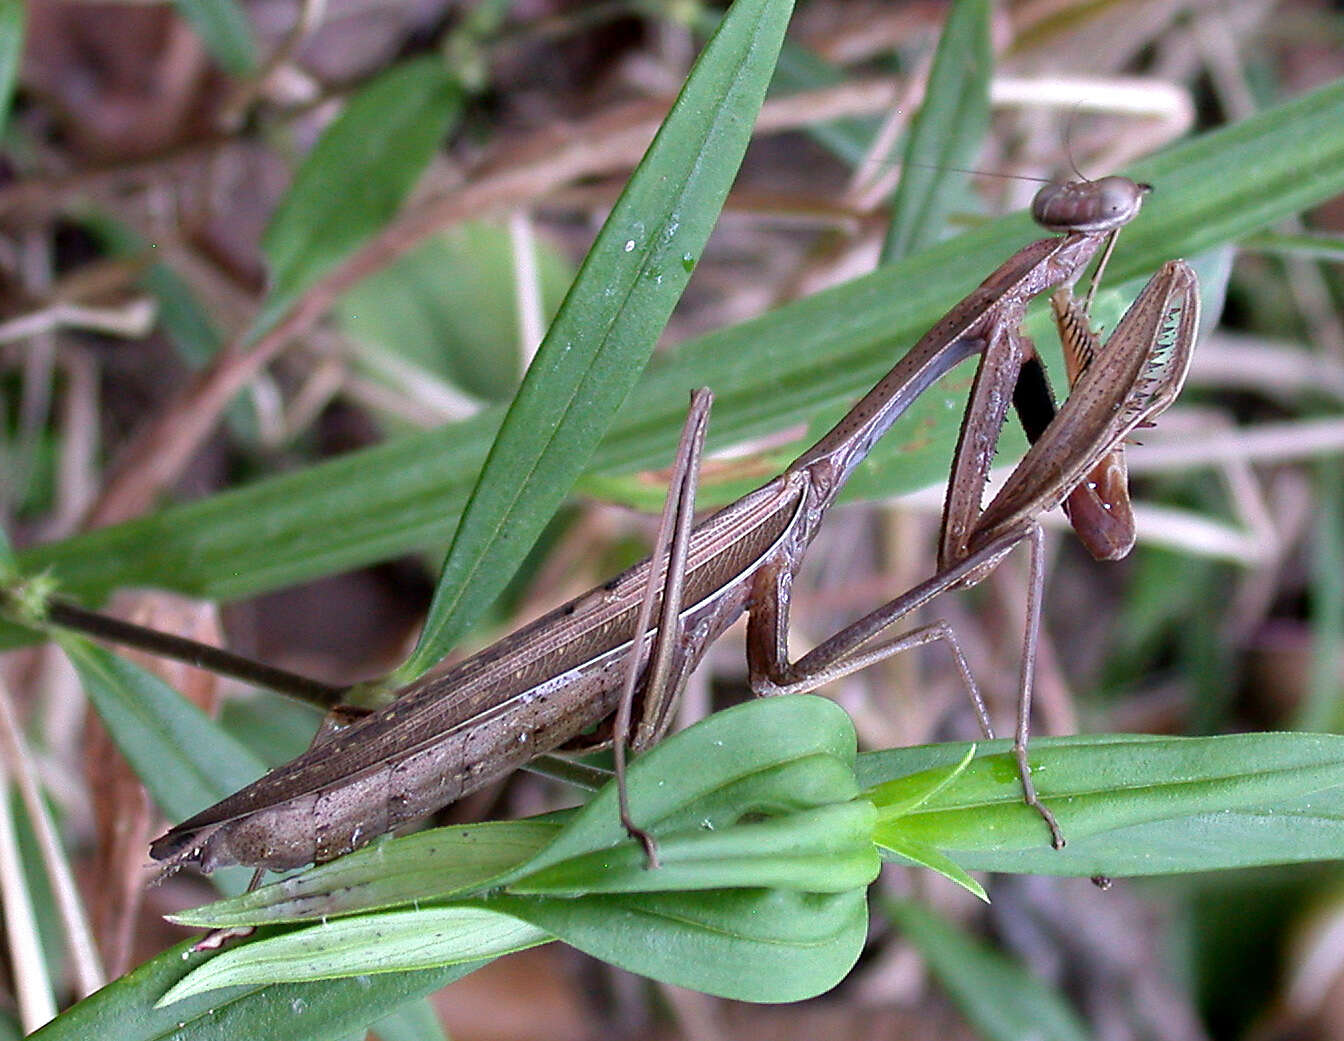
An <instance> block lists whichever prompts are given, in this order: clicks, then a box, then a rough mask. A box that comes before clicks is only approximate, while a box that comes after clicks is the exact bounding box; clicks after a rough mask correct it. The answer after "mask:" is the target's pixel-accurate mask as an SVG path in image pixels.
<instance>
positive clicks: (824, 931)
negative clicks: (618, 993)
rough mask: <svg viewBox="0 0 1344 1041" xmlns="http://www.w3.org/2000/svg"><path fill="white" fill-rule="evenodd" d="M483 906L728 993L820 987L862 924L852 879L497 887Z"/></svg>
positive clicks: (786, 995) (830, 981)
mask: <svg viewBox="0 0 1344 1041" xmlns="http://www.w3.org/2000/svg"><path fill="white" fill-rule="evenodd" d="M487 906H489V907H492V908H495V909H497V910H500V911H505V912H507V913H509V914H513V915H516V916H517V917H519V918H522V919H525V920H526V921H529V922H531V923H532V924H533V925H536V926H537V927H539V928H541V929H545V930H546V931H547V932H549V933H552V934H554V935H555V936H557V937H559V938H560V939H562V940H564V941H565V942H566V943H568V944H570V945H571V946H573V947H577V948H578V949H579V950H581V951H584V952H585V953H587V954H591V955H593V957H595V958H601V959H603V960H604V961H608V962H611V963H612V964H613V965H618V966H620V967H621V968H623V969H625V970H627V971H629V972H637V973H639V974H640V975H643V976H649V977H651V978H653V979H657V980H663V981H664V982H667V983H675V984H676V985H677V986H680V987H690V988H692V989H693V990H699V991H703V992H704V993H706V994H717V995H719V996H721V997H726V998H733V999H735V1000H738V1001H761V1002H777V1001H801V1000H803V999H804V998H810V997H814V996H815V995H817V994H821V993H824V992H825V991H827V990H830V988H831V987H833V986H835V985H836V984H837V983H839V982H840V981H841V980H842V979H844V977H845V975H846V974H847V973H848V972H849V970H850V968H852V967H853V965H854V962H855V961H857V960H858V957H859V952H860V951H861V950H862V949H863V943H864V940H865V939H866V936H867V931H868V907H867V901H866V897H865V893H864V891H863V890H862V889H852V890H849V891H847V892H843V893H799V892H795V891H792V890H781V889H765V890H752V889H735V890H721V891H711V892H706V893H632V894H629V895H612V896H607V895H603V896H584V897H577V898H573V899H567V900H555V899H548V898H545V897H515V896H509V895H501V896H497V897H493V898H491V899H490V900H489V901H488V902H487Z"/></svg>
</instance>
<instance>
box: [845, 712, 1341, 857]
mask: <svg viewBox="0 0 1344 1041" xmlns="http://www.w3.org/2000/svg"><path fill="white" fill-rule="evenodd" d="M965 747H966V746H964V745H938V746H928V747H924V748H912V749H893V750H890V751H886V752H880V753H873V754H871V755H866V756H862V757H861V758H860V760H859V764H858V773H859V777H860V781H861V782H866V783H872V784H874V785H877V786H878V787H875V788H874V789H872V790H871V791H870V792H869V793H868V795H869V797H870V798H873V799H874V801H875V802H876V803H877V805H878V811H879V814H880V813H881V811H882V807H883V803H884V801H886V800H888V799H890V800H893V801H900V800H902V799H903V798H904V797H905V796H904V795H903V793H902V787H903V786H910V787H914V788H919V789H922V788H923V787H925V786H926V785H927V781H926V780H925V779H924V778H921V777H920V776H919V772H920V771H922V770H939V769H946V767H947V766H948V765H950V764H951V763H954V762H956V761H957V760H958V759H959V758H960V757H961V755H963V754H964V751H965ZM1007 750H1008V743H1007V742H1002V741H999V742H982V743H981V744H980V745H979V752H978V754H977V757H976V759H975V760H974V761H973V762H972V763H971V764H970V765H969V766H968V767H967V768H966V770H965V771H964V772H963V773H962V774H960V775H959V776H958V777H957V778H956V780H955V781H953V783H951V784H949V785H947V786H946V787H944V788H942V789H941V790H940V791H939V792H938V793H937V794H936V795H934V796H933V797H932V798H930V799H929V800H928V801H927V802H925V803H924V804H923V805H922V806H921V807H920V808H919V809H918V810H917V811H916V812H913V813H910V814H908V815H906V816H902V817H900V818H898V819H897V820H895V821H889V822H886V823H884V824H881V825H879V826H878V828H877V829H876V832H875V841H877V843H878V844H879V845H883V844H884V842H885V840H886V839H887V838H892V839H894V840H895V841H894V842H893V845H898V844H899V841H901V840H915V841H917V842H920V843H923V844H925V845H928V846H932V847H934V848H935V849H938V850H940V851H941V852H942V853H944V854H946V855H947V856H949V857H951V858H952V859H953V860H955V861H956V862H957V863H958V864H960V865H961V866H962V867H963V868H966V869H969V870H987V871H1009V872H1030V873H1033V874H1049V875H1073V876H1081V877H1091V876H1094V875H1111V876H1115V877H1120V876H1125V875H1155V874H1171V873H1175V872H1185V871H1201V870H1214V869H1219V868H1229V867H1247V866H1252V865H1260V864H1273V863H1293V862H1302V861H1307V860H1325V859H1333V858H1338V857H1340V856H1341V855H1344V810H1340V809H1339V805H1340V803H1339V792H1340V789H1341V788H1344V736H1336V735H1331V734H1242V735H1229V736H1223V737H1210V738H1172V737H1147V736H1140V735H1105V736H1100V737H1074V738H1043V739H1040V740H1038V741H1034V742H1032V746H1031V763H1032V777H1033V780H1034V781H1035V783H1036V787H1037V790H1038V792H1039V793H1040V795H1041V797H1042V798H1043V799H1044V800H1045V802H1046V803H1047V805H1049V806H1050V808H1051V809H1052V810H1053V811H1054V812H1055V814H1056V816H1057V817H1058V819H1059V823H1060V827H1061V829H1062V830H1063V832H1064V835H1065V838H1066V839H1067V840H1068V845H1066V846H1065V847H1064V849H1062V850H1053V849H1051V848H1050V846H1049V843H1048V841H1047V838H1046V830H1045V825H1044V823H1043V822H1042V821H1041V819H1040V818H1039V816H1037V815H1036V813H1035V812H1034V811H1033V810H1031V809H1030V808H1029V807H1027V806H1025V805H1024V804H1023V803H1022V802H1021V790H1020V788H1019V786H1018V782H1017V775H1016V770H1015V768H1014V766H1013V763H1012V759H1011V756H1009V755H1008V754H1007Z"/></svg>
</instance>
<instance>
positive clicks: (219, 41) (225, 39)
mask: <svg viewBox="0 0 1344 1041" xmlns="http://www.w3.org/2000/svg"><path fill="white" fill-rule="evenodd" d="M173 3H174V6H176V7H177V9H178V11H180V12H181V13H182V17H183V18H185V19H186V20H187V21H189V22H190V23H191V24H192V25H193V26H194V27H195V29H196V31H197V32H198V33H200V35H201V42H202V43H204V44H205V49H206V50H208V51H209V52H210V55H211V57H213V58H214V59H215V61H217V62H219V64H220V66H221V67H222V68H223V69H224V71H225V72H227V73H228V74H229V75H231V76H237V77H240V78H241V77H243V76H246V75H247V74H248V73H250V72H252V71H254V70H255V69H256V67H257V45H256V41H255V40H253V38H252V27H251V25H249V24H248V21H247V13H246V12H245V11H244V10H243V9H242V7H241V6H239V4H238V3H236V2H235V0H173Z"/></svg>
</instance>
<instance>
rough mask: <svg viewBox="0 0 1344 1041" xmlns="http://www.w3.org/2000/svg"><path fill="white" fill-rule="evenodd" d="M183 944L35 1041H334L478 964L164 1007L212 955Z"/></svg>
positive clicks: (232, 992) (240, 990)
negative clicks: (181, 982) (159, 1005)
mask: <svg viewBox="0 0 1344 1041" xmlns="http://www.w3.org/2000/svg"><path fill="white" fill-rule="evenodd" d="M190 946H191V945H190V943H180V944H178V945H177V946H175V947H173V948H171V949H169V950H167V951H164V952H163V953H162V954H160V955H159V956H158V957H156V958H154V959H152V960H150V961H148V962H145V964H143V965H141V966H140V967H139V968H136V969H133V970H132V971H131V972H129V973H127V974H126V975H125V976H122V977H121V978H120V979H117V980H115V981H113V982H112V983H109V984H108V985H107V986H106V987H104V988H103V989H102V990H100V991H98V992H97V993H95V994H92V995H90V996H89V997H87V998H85V999H84V1000H83V1001H81V1002H79V1003H78V1004H77V1005H74V1006H72V1007H71V1008H69V1009H66V1011H64V1012H63V1013H61V1014H60V1015H59V1016H57V1017H56V1018H55V1019H54V1020H52V1021H51V1022H50V1023H48V1024H47V1025H46V1026H44V1027H43V1028H42V1029H41V1030H39V1031H37V1033H35V1034H33V1035H32V1038H33V1039H34V1041H89V1039H90V1038H107V1039H109V1041H110V1039H115V1041H170V1039H171V1041H237V1039H239V1038H247V1039H248V1041H331V1039H332V1038H334V1037H340V1036H342V1034H343V1033H349V1032H352V1031H360V1030H363V1029H364V1028H365V1027H367V1026H368V1025H369V1024H370V1023H371V1022H373V1021H374V1020H376V1019H379V1018H381V1017H382V1016H384V1015H387V1014H388V1013H389V1012H391V1011H392V1010H393V1009H395V1008H397V1007H398V1006H400V1005H402V1004H404V1003H405V1002H407V1001H409V1000H412V999H415V998H419V997H421V996H423V995H425V994H428V993H430V992H431V991H435V990H438V989H439V988H440V987H443V986H445V985H446V984H449V983H451V982H453V981H454V980H456V979H460V978H461V977H463V976H465V975H466V974H467V973H469V972H471V971H472V970H474V969H476V968H478V967H479V965H454V966H450V967H448V968H440V969H428V970H424V971H421V972H408V973H395V974H388V975H379V976H374V977H368V976H366V977H357V978H355V979H343V980H331V981H324V982H319V983H302V984H274V985H270V986H251V987H234V988H230V989H229V990H225V991H214V992H212V993H210V994H206V995H201V996H199V997H195V998H188V999H186V1000H185V1001H181V1002H178V1003H177V1004H175V1005H172V1006H169V1007H166V1008H155V1007H154V1003H155V1002H156V1001H158V1000H159V999H160V998H161V997H163V995H164V994H165V993H167V992H168V990H169V989H171V988H172V986H173V985H174V984H176V983H177V982H178V981H179V980H181V979H182V978H183V977H184V976H186V975H187V974H188V973H189V972H191V971H193V970H194V969H196V968H197V967H199V966H201V965H203V964H205V963H207V962H208V961H209V960H210V959H211V958H214V957H217V956H218V954H219V952H217V951H211V952H203V953H202V952H193V951H191V949H190Z"/></svg>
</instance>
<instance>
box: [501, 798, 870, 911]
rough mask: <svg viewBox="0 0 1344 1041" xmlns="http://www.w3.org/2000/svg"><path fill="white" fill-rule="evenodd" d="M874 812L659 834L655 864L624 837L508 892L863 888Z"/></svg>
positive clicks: (846, 807)
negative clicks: (653, 867) (615, 844)
mask: <svg viewBox="0 0 1344 1041" xmlns="http://www.w3.org/2000/svg"><path fill="white" fill-rule="evenodd" d="M876 816H877V814H876V811H875V810H874V809H873V807H872V804H871V803H867V802H863V801H857V802H847V803H839V804H836V805H831V806H823V807H819V808H817V809H814V810H806V811H802V812H798V813H790V814H786V815H783V816H778V817H768V818H766V819H765V820H760V821H751V822H749V823H739V824H736V825H733V826H731V827H728V828H725V829H723V830H719V829H717V828H714V829H710V828H702V829H699V830H694V831H690V832H684V831H683V832H674V833H672V834H670V835H669V834H664V833H662V832H661V831H660V832H659V833H658V835H657V838H658V863H659V866H658V868H657V870H650V869H649V867H648V865H647V863H646V861H645V856H644V850H643V849H642V848H641V847H640V846H639V845H638V844H637V843H635V842H632V841H627V842H625V843H623V844H622V845H620V846H618V847H616V848H615V849H601V850H595V851H593V852H591V853H586V854H581V855H580V856H577V857H571V858H570V859H568V860H566V861H563V862H562V863H559V864H554V865H552V866H551V867H549V868H546V869H544V870H542V871H537V872H533V873H531V874H528V875H525V876H524V877H523V878H521V879H519V880H518V881H517V882H512V883H510V884H509V886H508V891H509V892H510V893H518V894H524V895H534V896H560V897H563V896H580V895H583V894H587V893H650V892H671V891H678V892H689V891H692V890H703V889H737V888H755V887H767V888H771V889H793V890H799V891H801V892H806V893H838V892H844V891H846V890H851V889H865V888H867V886H868V884H869V883H870V882H872V881H873V879H875V878H876V877H877V871H878V868H879V866H880V864H879V862H878V858H877V856H876V854H875V853H874V851H873V844H872V839H873V824H874V822H875V819H876Z"/></svg>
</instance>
